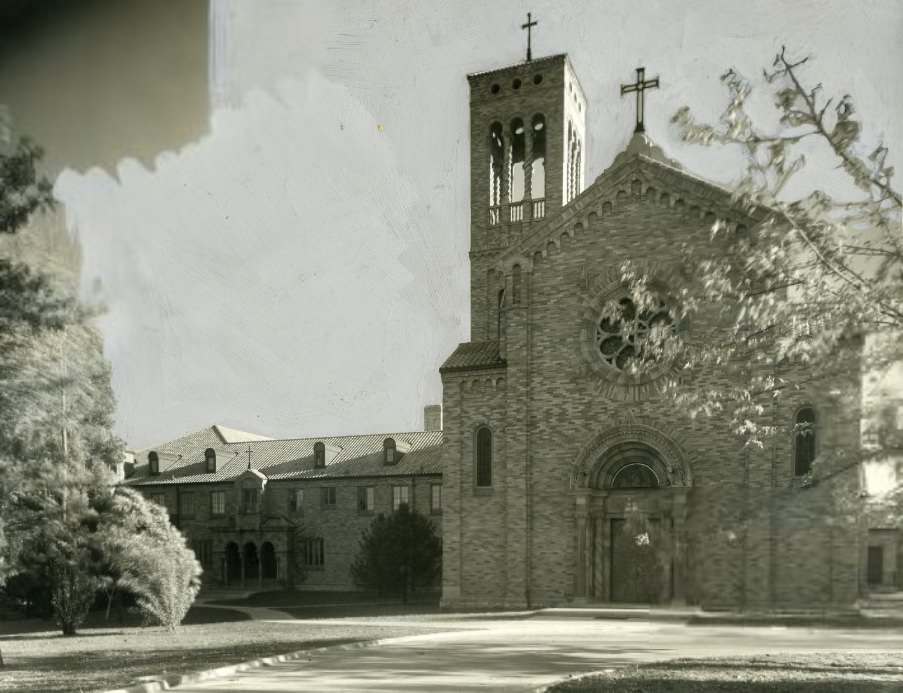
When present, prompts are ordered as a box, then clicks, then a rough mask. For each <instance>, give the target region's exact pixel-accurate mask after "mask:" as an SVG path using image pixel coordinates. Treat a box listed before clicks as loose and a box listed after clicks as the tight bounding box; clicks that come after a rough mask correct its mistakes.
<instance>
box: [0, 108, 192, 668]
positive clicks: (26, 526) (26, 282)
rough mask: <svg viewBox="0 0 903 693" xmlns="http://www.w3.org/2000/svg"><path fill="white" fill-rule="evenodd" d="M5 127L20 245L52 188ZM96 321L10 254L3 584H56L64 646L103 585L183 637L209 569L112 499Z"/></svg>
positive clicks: (9, 204)
mask: <svg viewBox="0 0 903 693" xmlns="http://www.w3.org/2000/svg"><path fill="white" fill-rule="evenodd" d="M2 126H3V123H2V122H0V232H2V233H14V232H16V231H18V230H20V228H21V227H22V226H23V225H25V224H26V223H27V222H28V220H29V218H30V215H32V214H33V213H34V212H36V211H38V210H40V209H42V208H47V207H49V206H50V204H51V197H50V184H49V182H48V181H47V180H46V178H44V177H42V176H41V175H40V174H39V173H38V170H37V166H36V164H37V162H38V159H39V157H40V149H38V148H37V147H36V146H34V145H33V144H32V143H30V142H28V141H27V140H21V139H15V138H13V137H11V136H10V135H9V130H8V128H7V129H4V128H3V127H2ZM90 317H91V315H90V311H88V310H86V309H85V308H84V307H83V306H82V305H80V303H79V301H78V300H77V290H76V286H75V283H74V280H72V279H70V280H69V281H66V280H64V279H63V278H62V277H60V276H54V275H51V274H47V273H40V272H37V271H35V270H34V269H32V267H31V266H29V265H27V264H25V263H23V262H20V261H18V260H15V259H14V258H12V257H10V256H8V255H7V256H3V255H0V422H2V426H0V586H2V585H3V584H4V583H5V581H6V580H7V579H8V578H10V577H11V576H13V575H18V576H20V577H27V578H30V579H31V581H32V583H35V582H38V583H43V584H44V585H46V587H47V590H48V592H49V595H50V600H51V602H52V606H53V611H54V612H55V614H56V616H57V619H58V621H59V624H60V626H61V628H62V631H63V633H64V634H65V635H74V634H75V633H76V631H77V628H78V626H79V625H80V624H81V623H82V621H83V620H84V617H85V615H86V614H87V610H88V608H89V607H90V605H91V603H92V602H93V600H94V596H95V593H96V591H97V589H98V588H102V587H106V588H108V589H128V590H129V591H131V592H132V593H134V594H135V596H136V597H137V599H138V602H139V605H140V606H141V607H142V608H143V609H144V610H145V612H146V613H147V614H149V615H150V616H151V617H152V618H155V619H156V620H158V621H159V622H160V623H162V624H164V625H166V626H168V627H174V626H175V625H176V624H177V623H178V622H179V621H181V619H182V617H183V616H184V615H185V612H186V611H187V609H188V607H189V606H190V605H191V602H192V601H193V599H194V597H195V595H196V594H197V591H198V588H199V584H200V583H199V579H198V578H199V575H200V567H199V565H198V564H197V561H196V560H195V558H194V555H193V553H192V552H191V551H190V550H189V549H188V548H187V547H186V546H185V539H184V537H183V536H182V535H181V534H180V533H179V532H178V530H176V529H175V528H174V527H172V526H171V525H170V524H169V520H168V518H167V517H166V516H165V514H163V513H162V511H161V510H160V509H159V508H157V507H156V506H155V505H154V504H152V503H150V502H148V501H145V500H144V499H143V498H141V497H140V496H138V495H137V494H134V493H133V492H130V491H125V490H123V489H118V490H117V489H116V487H115V486H116V478H115V475H114V474H113V471H112V470H113V469H115V468H116V466H117V465H118V464H119V463H121V461H122V457H123V443H122V441H120V440H119V439H118V438H117V437H116V436H115V435H114V434H113V433H112V427H113V412H114V407H115V402H114V398H113V392H112V388H111V384H110V370H109V366H108V364H107V362H106V361H105V360H104V358H103V349H102V340H101V337H100V334H99V333H98V332H97V330H96V329H95V328H94V327H93V325H91V323H90ZM0 666H2V658H0Z"/></svg>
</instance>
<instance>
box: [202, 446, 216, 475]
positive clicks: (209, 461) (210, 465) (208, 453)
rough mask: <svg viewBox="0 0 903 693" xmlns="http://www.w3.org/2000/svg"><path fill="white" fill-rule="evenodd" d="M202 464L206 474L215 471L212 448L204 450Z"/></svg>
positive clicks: (214, 453) (214, 457)
mask: <svg viewBox="0 0 903 693" xmlns="http://www.w3.org/2000/svg"><path fill="white" fill-rule="evenodd" d="M204 463H205V464H206V466H207V471H208V472H215V471H216V451H215V450H214V449H213V448H207V449H206V450H204Z"/></svg>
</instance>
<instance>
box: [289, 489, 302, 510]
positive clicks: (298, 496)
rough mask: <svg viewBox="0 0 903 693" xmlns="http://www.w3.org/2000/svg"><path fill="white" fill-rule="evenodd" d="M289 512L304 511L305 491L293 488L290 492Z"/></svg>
mask: <svg viewBox="0 0 903 693" xmlns="http://www.w3.org/2000/svg"><path fill="white" fill-rule="evenodd" d="M288 509H289V512H293V513H300V512H302V511H303V510H304V489H301V488H293V489H289V492H288Z"/></svg>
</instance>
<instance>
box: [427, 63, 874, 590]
mask: <svg viewBox="0 0 903 693" xmlns="http://www.w3.org/2000/svg"><path fill="white" fill-rule="evenodd" d="M537 74H542V80H541V81H540V84H539V86H536V88H535V89H534V88H532V87H534V86H535V85H534V83H533V81H532V80H531V79H530V78H532V77H533V76H534V75H537ZM515 80H520V87H519V88H518V89H517V90H516V91H514V90H512V88H511V85H512V84H513V83H514V82H515ZM494 85H499V86H500V88H499V89H498V90H497V91H496V90H495V87H494ZM470 86H471V120H470V123H471V167H472V184H471V198H472V204H471V230H472V233H471V253H470V258H471V270H472V271H471V277H472V283H471V314H472V316H473V319H472V325H473V327H472V340H473V341H472V342H471V343H469V344H463V345H461V346H460V347H459V348H458V350H457V351H456V352H455V354H453V355H452V357H451V358H450V359H449V360H448V361H447V362H446V364H445V365H444V366H443V368H442V369H441V371H440V372H441V374H442V381H443V387H444V395H443V411H444V421H445V428H444V443H443V470H444V475H443V488H444V490H443V493H444V498H445V514H444V516H443V537H444V566H443V571H444V574H443V604H445V605H447V606H507V607H523V606H531V607H535V606H541V605H549V604H557V603H563V602H568V601H585V600H602V601H611V600H612V599H614V598H615V596H616V593H617V590H618V587H619V583H618V580H620V578H618V577H616V576H617V575H620V574H621V573H622V572H623V570H624V569H625V565H624V561H627V560H631V559H627V558H624V556H627V555H629V554H628V553H623V554H619V553H617V552H618V551H620V550H621V549H620V548H618V547H619V546H620V545H619V544H618V540H617V538H616V537H615V536H613V534H614V533H615V532H617V531H618V528H619V527H622V526H623V524H622V523H623V522H624V521H625V518H628V517H633V516H635V515H637V514H639V516H641V517H643V518H644V519H645V521H647V522H648V523H650V524H649V526H650V527H655V528H656V531H657V532H660V533H661V537H663V539H662V540H661V541H662V542H664V543H663V545H667V546H668V547H669V548H668V552H669V553H668V556H669V558H668V560H667V561H663V562H662V565H661V566H660V567H659V568H658V570H660V572H659V573H657V575H658V576H659V577H657V578H655V580H652V582H651V583H650V584H653V587H654V592H655V593H656V595H657V597H658V598H659V599H660V600H665V601H671V600H673V601H686V602H690V603H694V604H702V605H705V606H711V607H717V606H749V607H756V606H770V605H794V606H806V605H819V606H827V605H834V606H836V605H848V604H851V603H852V602H853V601H854V600H855V599H856V596H857V594H858V566H857V561H858V558H857V548H856V546H857V541H858V539H857V537H858V534H857V532H858V529H857V528H856V527H855V526H851V524H850V523H849V522H846V521H844V520H843V519H842V518H841V517H840V515H839V514H838V512H837V508H836V495H835V494H833V493H832V492H831V490H830V489H829V488H827V487H825V488H820V487H815V488H806V487H804V486H803V484H802V483H801V481H802V480H801V479H800V478H798V477H795V476H794V469H793V443H792V440H791V439H790V437H789V436H785V437H781V436H777V437H775V438H774V439H772V440H770V441H768V443H767V445H766V446H765V447H764V448H762V449H750V448H744V447H743V446H742V441H740V440H739V439H738V438H736V437H734V436H732V435H731V434H729V433H728V431H729V425H728V422H727V421H726V420H725V419H723V418H719V417H717V416H715V417H711V418H701V419H691V418H689V417H688V416H686V415H685V414H683V413H682V412H680V411H676V410H675V408H674V405H673V403H672V402H671V401H670V400H668V399H665V398H663V397H662V396H661V395H660V391H659V385H660V383H661V382H662V378H661V377H659V378H658V379H656V378H648V379H646V380H644V381H642V382H634V381H633V380H631V378H629V377H624V376H623V374H622V375H620V376H619V375H618V374H617V373H614V372H612V370H611V369H610V368H607V364H604V363H602V360H601V358H600V357H599V353H598V348H597V346H596V345H595V344H594V343H593V341H592V340H593V338H594V334H593V330H594V329H595V324H596V322H597V321H598V315H599V309H600V307H601V305H602V304H603V303H604V302H605V301H606V300H610V299H611V298H612V297H617V295H618V292H619V291H620V290H621V281H620V269H619V268H620V266H621V265H622V263H624V262H625V261H632V262H634V263H635V264H636V266H638V267H640V268H641V269H643V270H644V271H645V272H647V273H648V274H649V276H651V277H652V278H653V279H654V280H655V281H656V282H658V283H659V284H660V285H661V286H662V289H663V292H664V293H665V294H667V293H668V292H673V291H676V290H678V289H679V288H680V287H681V286H685V285H686V284H687V283H688V282H694V281H697V282H698V281H700V280H699V278H697V277H692V276H687V273H686V272H685V268H684V267H683V263H682V257H683V255H682V252H681V251H682V246H686V247H691V248H693V249H694V252H696V253H697V254H698V255H699V256H705V255H706V254H717V253H719V252H722V251H723V249H724V247H723V246H719V245H717V244H716V243H713V241H712V240H711V234H710V229H711V226H712V223H713V222H714V221H715V219H722V220H725V222H726V223H727V225H728V228H730V229H731V230H732V232H734V233H747V230H746V229H748V228H753V227H754V225H755V223H756V219H755V218H750V217H747V216H745V215H742V214H740V213H738V212H737V211H736V210H734V209H733V208H732V206H731V202H730V196H729V194H728V193H727V192H726V191H724V190H722V189H720V188H718V187H716V186H713V185H710V184H707V183H705V182H703V181H700V180H699V179H698V178H695V177H693V176H690V175H687V174H686V173H684V172H683V171H682V170H680V168H679V167H678V166H677V165H676V164H675V163H674V162H671V161H669V160H667V159H666V158H665V157H664V156H663V155H662V153H661V150H659V149H658V148H657V147H655V146H654V145H652V144H651V143H650V142H649V141H648V140H646V139H645V138H644V137H643V136H642V135H635V136H634V139H633V141H632V142H631V145H630V146H629V147H628V149H627V150H626V151H625V152H623V153H622V154H621V155H619V156H618V158H617V159H616V160H615V162H614V163H613V164H612V165H611V167H609V169H608V170H606V171H605V172H604V173H603V174H602V175H601V176H600V177H599V178H598V179H596V180H595V182H594V183H593V184H592V185H590V186H589V187H588V188H587V189H586V190H582V191H580V190H578V192H579V193H580V194H579V195H577V197H576V198H575V199H573V200H571V201H567V198H566V197H563V196H562V194H561V191H562V189H563V188H566V185H565V184H564V183H563V177H564V176H565V175H567V174H566V171H565V169H566V168H567V165H568V164H567V153H566V152H563V151H562V150H561V148H560V147H559V146H558V145H559V144H560V143H561V142H563V141H565V139H564V138H565V135H564V134H563V132H564V131H565V130H566V129H567V127H566V126H565V125H564V124H565V123H567V122H571V121H579V133H580V137H581V138H583V137H584V135H583V120H582V119H583V117H585V113H586V108H585V100H583V97H582V94H581V93H580V92H579V83H578V82H577V80H576V77H575V76H574V74H573V71H572V69H571V67H570V65H569V63H568V61H567V58H566V57H565V56H557V57H555V58H550V59H545V60H540V61H534V62H533V63H525V64H521V65H516V66H513V67H510V68H504V69H501V70H496V71H492V72H487V73H481V74H479V75H473V76H471V77H470ZM575 90H576V93H577V94H578V97H575V96H574V94H575ZM537 112H541V113H542V114H543V115H544V118H545V123H546V124H547V132H548V135H549V139H550V142H553V143H556V144H551V145H549V146H548V147H547V150H546V151H547V158H546V171H545V190H546V200H545V214H544V216H543V217H542V218H530V217H529V216H525V217H524V218H523V220H520V219H517V220H515V221H512V220H511V219H512V217H511V216H510V215H509V214H508V213H507V212H506V204H505V201H504V199H503V201H502V205H501V212H500V214H499V215H495V214H494V213H491V210H490V207H491V205H490V204H489V202H490V198H489V194H490V180H489V178H490V176H491V175H492V174H491V166H490V165H489V163H488V162H489V157H490V156H491V152H490V148H491V147H492V146H493V145H492V144H491V142H490V140H489V137H488V133H489V131H490V126H491V124H492V123H493V122H496V121H500V122H508V121H509V120H510V118H512V117H513V114H517V115H519V116H521V117H523V118H524V119H526V116H527V115H528V114H534V113H537ZM506 136H507V133H506ZM511 136H513V134H512V135H511ZM504 150H505V151H506V152H508V154H507V155H508V156H513V155H512V154H511V151H513V150H512V149H511V148H510V145H509V143H508V142H507V141H506V147H505V148H504ZM527 156H528V157H529V152H528V154H527ZM563 162H564V163H563ZM503 170H504V171H505V174H504V175H505V176H507V175H510V162H506V165H505V166H504V167H503ZM581 177H582V176H581ZM503 182H504V183H505V184H506V185H507V180H505V181H503ZM503 189H504V190H507V188H506V187H505V188H503ZM530 202H531V200H530V198H529V186H528V192H527V197H526V201H525V202H524V205H525V206H526V207H529V206H530ZM563 202H566V204H562V203H563ZM513 204H514V203H513V202H512V203H511V205H513ZM509 206H510V205H509ZM500 292H503V293H500ZM716 320H717V317H716V316H715V314H714V311H713V314H712V315H711V316H707V315H705V314H703V315H701V316H699V317H697V318H696V319H695V321H694V324H693V325H684V326H682V329H684V330H686V332H687V334H688V335H689V337H690V338H692V335H693V331H694V329H695V330H696V332H697V334H702V333H703V332H704V331H705V328H707V327H710V326H711V324H707V322H708V321H713V322H712V324H715V323H714V321H716ZM493 345H494V348H495V349H496V350H497V352H498V358H497V359H492V358H489V357H487V356H486V354H489V353H490V352H491V348H490V347H491V346H493ZM858 369H859V364H858V363H851V364H840V365H839V366H838V373H836V374H834V376H833V377H832V378H830V379H826V378H820V379H819V380H817V381H814V383H815V384H813V386H812V389H811V390H810V391H806V392H798V393H794V394H792V395H789V396H787V397H785V398H783V399H782V400H780V401H779V402H776V403H775V405H774V408H773V411H770V412H767V417H770V420H771V421H773V422H775V423H778V424H786V423H787V422H788V421H789V422H790V423H792V421H793V417H794V416H795V415H796V412H797V410H798V409H799V408H800V407H803V406H811V407H813V408H814V410H815V412H816V413H817V434H816V435H817V441H818V446H820V447H823V448H829V447H836V448H838V449H840V448H843V449H847V450H850V451H855V450H856V449H857V448H858V440H859V392H860V390H859V387H860V385H859V378H858V375H859V373H858ZM661 375H662V376H664V375H666V374H661ZM823 383H828V385H829V386H828V385H824V384H823ZM731 384H732V383H731V376H730V374H729V373H728V372H726V371H725V372H723V373H720V372H718V371H715V370H710V371H705V372H698V373H695V374H693V375H692V376H690V377H685V378H684V382H683V383H682V386H683V387H687V388H705V389H717V388H722V389H723V388H725V387H727V386H729V385H731ZM767 422H768V421H766V423H767ZM481 427H488V428H489V429H491V431H492V436H493V454H492V465H493V476H492V485H491V486H489V487H481V486H479V485H478V483H477V477H476V464H477V450H476V433H477V431H478V430H479V429H480V428H481ZM619 460H621V461H619ZM625 460H633V461H634V462H636V461H637V460H642V464H641V465H640V466H645V467H646V468H648V469H650V470H652V472H653V473H654V474H656V478H658V479H659V481H660V482H663V483H662V484H661V487H660V488H654V489H636V490H621V489H616V488H613V487H612V486H611V483H612V479H613V478H614V476H615V475H616V474H617V473H618V469H620V468H621V467H619V466H618V465H621V466H622V467H623V466H624V465H626V464H627V462H625ZM625 468H626V467H625ZM849 475H855V472H849V473H847V476H849ZM854 481H855V480H850V482H851V483H854ZM619 523H620V524H619ZM630 550H632V549H631V548H630V547H627V549H625V551H628V552H629V551H630ZM627 567H628V568H629V566H627ZM619 571H620V572H619Z"/></svg>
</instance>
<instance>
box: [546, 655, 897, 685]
mask: <svg viewBox="0 0 903 693" xmlns="http://www.w3.org/2000/svg"><path fill="white" fill-rule="evenodd" d="M549 690H550V691H554V693H591V692H594V691H600V692H601V691H604V692H605V693H660V692H661V693H665V692H667V693H759V692H762V693H847V692H848V691H852V690H855V691H857V692H859V691H861V692H862V693H891V692H892V691H893V692H899V691H901V690H903V661H901V658H900V653H899V652H849V653H845V654H837V653H813V654H794V655H762V656H756V657H732V658H717V659H714V658H713V659H678V660H672V661H670V662H659V663H656V664H644V665H640V666H629V667H624V668H622V669H609V670H605V671H603V672H600V673H599V674H595V675H593V676H588V677H583V678H579V679H574V680H572V681H566V682H563V683H560V684H558V685H556V686H553V687H552V688H550V689H549Z"/></svg>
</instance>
